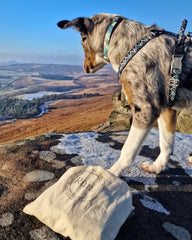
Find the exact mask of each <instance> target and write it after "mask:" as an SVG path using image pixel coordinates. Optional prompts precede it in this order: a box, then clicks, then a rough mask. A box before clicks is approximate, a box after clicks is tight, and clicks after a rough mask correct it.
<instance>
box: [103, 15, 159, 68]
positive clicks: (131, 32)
mask: <svg viewBox="0 0 192 240" xmlns="http://www.w3.org/2000/svg"><path fill="white" fill-rule="evenodd" d="M153 28H154V26H152V27H147V26H145V25H144V24H142V23H139V22H135V21H131V20H128V19H123V21H121V23H120V24H119V25H118V26H117V27H116V29H115V31H114V32H113V34H112V35H111V38H110V44H109V48H108V56H107V57H108V59H109V62H110V63H111V65H112V67H113V68H114V70H115V71H116V72H118V67H119V65H120V63H121V61H122V60H123V59H124V57H125V56H126V54H127V53H128V52H129V51H130V50H131V49H132V48H133V47H134V46H135V44H136V43H137V42H138V41H139V40H141V39H142V38H143V37H144V36H146V35H147V34H148V33H149V32H150V31H151V29H153Z"/></svg>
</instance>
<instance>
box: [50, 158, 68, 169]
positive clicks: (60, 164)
mask: <svg viewBox="0 0 192 240" xmlns="http://www.w3.org/2000/svg"><path fill="white" fill-rule="evenodd" d="M51 166H52V167H54V168H56V169H60V168H63V167H65V166H66V162H63V161H59V160H52V161H51Z"/></svg>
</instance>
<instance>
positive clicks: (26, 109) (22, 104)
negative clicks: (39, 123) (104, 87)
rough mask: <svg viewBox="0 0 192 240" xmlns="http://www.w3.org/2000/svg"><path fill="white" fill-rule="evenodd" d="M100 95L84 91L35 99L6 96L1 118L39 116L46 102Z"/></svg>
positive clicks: (1, 101)
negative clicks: (82, 92)
mask: <svg viewBox="0 0 192 240" xmlns="http://www.w3.org/2000/svg"><path fill="white" fill-rule="evenodd" d="M93 96H100V94H99V93H94V94H92V93H84V94H77V95H66V94H53V95H44V96H43V97H41V98H33V100H31V101H30V100H25V99H17V98H4V99H2V100H0V120H6V119H12V118H16V119H26V118H32V117H35V116H37V115H38V114H40V113H41V106H42V105H43V104H44V103H45V102H49V101H55V100H60V99H80V98H90V97H93Z"/></svg>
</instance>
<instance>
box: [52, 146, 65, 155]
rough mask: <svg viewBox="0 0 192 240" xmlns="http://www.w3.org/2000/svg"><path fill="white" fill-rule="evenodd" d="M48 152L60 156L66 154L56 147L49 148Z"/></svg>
mask: <svg viewBox="0 0 192 240" xmlns="http://www.w3.org/2000/svg"><path fill="white" fill-rule="evenodd" d="M50 150H51V151H52V152H54V153H57V154H61V155H63V154H65V153H66V152H65V150H64V149H63V148H60V147H58V146H52V147H50Z"/></svg>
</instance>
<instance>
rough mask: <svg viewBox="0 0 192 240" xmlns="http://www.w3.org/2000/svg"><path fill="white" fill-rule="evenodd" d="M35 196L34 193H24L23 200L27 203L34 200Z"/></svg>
mask: <svg viewBox="0 0 192 240" xmlns="http://www.w3.org/2000/svg"><path fill="white" fill-rule="evenodd" d="M36 197H37V196H36V194H35V193H25V199H26V200H27V201H32V200H35V198H36Z"/></svg>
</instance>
